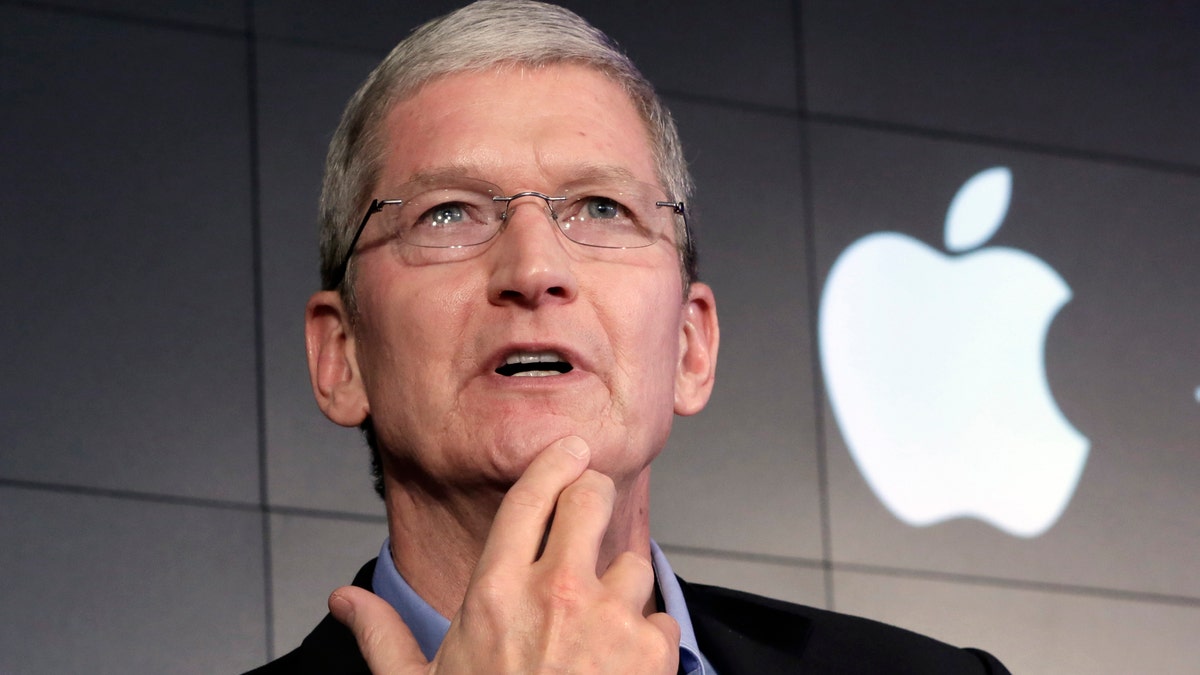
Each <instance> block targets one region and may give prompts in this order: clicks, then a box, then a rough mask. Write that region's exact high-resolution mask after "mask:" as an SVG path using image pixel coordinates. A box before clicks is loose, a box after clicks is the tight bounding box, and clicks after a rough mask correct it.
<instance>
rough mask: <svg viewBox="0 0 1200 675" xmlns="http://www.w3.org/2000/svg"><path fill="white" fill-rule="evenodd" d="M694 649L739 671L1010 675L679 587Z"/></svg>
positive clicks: (909, 635)
mask: <svg viewBox="0 0 1200 675" xmlns="http://www.w3.org/2000/svg"><path fill="white" fill-rule="evenodd" d="M680 585H681V587H683V589H684V598H685V600H686V601H687V606H688V612H689V614H690V615H691V618H692V626H693V629H694V630H695V632H696V639H697V642H699V646H700V651H702V652H704V655H705V656H706V657H707V658H708V659H709V660H710V661H712V663H713V665H714V666H715V667H716V668H717V671H718V672H720V673H722V675H736V674H737V673H810V672H811V673H895V674H903V673H913V674H916V673H947V674H957V673H964V674H967V673H973V674H977V675H1008V670H1007V669H1005V668H1004V666H1003V665H1002V664H1001V663H1000V662H999V661H997V660H996V659H995V657H993V656H991V655H990V654H988V653H986V652H983V651H981V650H976V649H960V648H958V647H954V646H952V645H948V644H946V643H944V642H940V641H938V640H935V639H933V638H930V637H927V636H924V635H920V634H918V633H914V632H912V631H909V630H905V629H903V628H898V627H896V626H891V625H888V624H885V623H882V622H879V621H874V620H871V619H865V618H862V617H856V616H851V615H848V614H841V613H838V612H832V611H829V610H824V609H817V608H815V607H808V606H805V605H798V604H794V603H790V602H784V601H782V600H775V599H772V598H766V597H763V596H760V595H754V594H752V593H745V592H742V591H736V590H732V589H728V588H720V587H717V586H706V585H702V584H687V583H685V582H682V581H681V584H680Z"/></svg>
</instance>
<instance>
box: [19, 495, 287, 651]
mask: <svg viewBox="0 0 1200 675" xmlns="http://www.w3.org/2000/svg"><path fill="white" fill-rule="evenodd" d="M0 512H3V513H4V514H5V517H4V518H0V541H2V542H3V543H4V545H3V546H0V569H3V570H4V576H5V578H6V579H7V581H6V582H5V584H4V590H3V591H2V592H0V593H2V595H0V597H3V602H0V617H3V618H2V619H0V621H2V622H3V625H4V626H5V629H4V630H3V631H0V672H5V673H97V674H100V673H165V672H170V673H214V672H241V671H242V670H245V669H247V668H249V667H251V666H253V665H254V664H255V663H256V662H259V661H261V660H262V659H263V658H265V656H266V649H265V642H264V637H265V632H266V631H265V628H264V623H263V619H264V617H265V616H266V611H265V609H264V606H263V601H264V592H263V563H262V540H261V535H262V525H261V523H262V520H261V516H259V514H258V513H257V512H254V511H242V510H232V509H226V508H212V507H197V506H189V505H180V504H170V503H164V502H144V501H129V500H124V499H111V498H107V497H97V496H95V495H90V494H63V493H57V494H56V493H51V492H43V491H38V490H26V489H16V488H10V487H4V486H0Z"/></svg>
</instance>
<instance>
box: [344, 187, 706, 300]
mask: <svg viewBox="0 0 1200 675" xmlns="http://www.w3.org/2000/svg"><path fill="white" fill-rule="evenodd" d="M522 197H538V198H540V199H542V200H544V201H545V202H546V205H547V206H548V207H549V208H550V215H551V219H552V220H553V221H554V225H555V227H557V228H558V229H559V231H560V232H563V230H562V225H561V224H560V223H559V222H558V214H556V213H555V212H554V202H561V201H566V200H567V197H565V196H563V197H552V196H550V195H547V194H544V193H542V192H538V191H536V190H524V191H522V192H517V193H515V194H513V195H510V196H508V197H497V196H493V197H492V201H493V202H504V203H505V206H504V213H503V214H502V216H501V219H502V220H506V219H507V216H508V206H509V204H511V203H512V201H513V200H514V199H520V198H522ZM404 202H405V200H404V199H372V200H371V204H370V205H369V206H368V207H367V212H366V213H365V214H364V215H363V218H362V222H360V223H359V224H358V228H357V229H356V230H355V231H354V237H353V238H351V239H350V247H349V248H347V249H346V254H345V255H344V256H343V257H342V262H341V263H339V264H338V266H337V269H336V271H335V273H334V275H333V278H334V279H335V280H336V281H334V282H333V284H332V285H331V288H338V287H339V286H341V285H342V282H343V281H345V280H346V272H348V271H349V269H350V259H351V258H352V257H354V249H355V248H356V247H357V246H358V240H359V238H360V237H362V233H363V231H364V230H366V229H367V223H368V222H369V221H370V220H371V216H373V215H375V214H376V213H379V212H380V211H382V210H383V207H385V206H388V205H390V204H396V205H399V204H403V203H404ZM654 205H655V206H656V207H669V208H670V209H671V210H672V211H674V212H675V213H676V215H679V216H682V217H683V242H682V243H677V244H676V248H677V249H679V250H681V251H687V250H688V247H689V244H690V242H691V240H692V228H691V225H689V224H688V217H687V207H686V206H685V205H684V203H683V202H682V201H670V200H659V201H655V202H654ZM503 229H504V227H503V226H501V227H499V228H497V229H496V232H495V234H493V235H492V236H490V237H488V238H487V239H484V240H483V241H481V242H478V243H475V244H463V245H461V248H469V247H471V246H482V245H483V244H486V243H488V242H489V241H491V240H493V239H495V238H496V235H498V234H500V232H501V230H503ZM563 236H565V237H567V239H568V240H570V241H572V242H574V243H576V244H578V245H580V246H587V247H590V248H614V249H615V250H626V249H630V248H644V247H643V246H620V247H607V246H600V245H597V244H585V243H583V242H579V241H575V240H574V239H571V237H570V236H569V235H567V234H566V233H565V232H563ZM652 244H653V242H648V243H647V244H645V246H650V245H652ZM413 245H414V246H420V244H413ZM422 248H425V247H422Z"/></svg>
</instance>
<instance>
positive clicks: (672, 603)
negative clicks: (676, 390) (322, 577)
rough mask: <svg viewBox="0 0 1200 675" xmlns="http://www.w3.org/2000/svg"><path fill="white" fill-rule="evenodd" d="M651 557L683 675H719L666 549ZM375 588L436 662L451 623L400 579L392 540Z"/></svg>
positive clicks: (652, 552)
mask: <svg viewBox="0 0 1200 675" xmlns="http://www.w3.org/2000/svg"><path fill="white" fill-rule="evenodd" d="M650 555H651V562H653V564H654V575H655V577H656V579H657V581H658V592H659V594H661V595H662V599H663V605H664V608H665V609H666V612H667V614H669V615H670V616H671V618H672V619H675V622H676V623H678V624H679V670H680V672H682V673H687V674H688V675H715V671H714V670H713V667H712V666H711V665H709V664H708V660H707V659H705V658H704V655H703V654H701V653H700V648H699V646H698V645H697V644H696V633H695V631H694V630H693V629H692V619H691V616H690V615H688V610H687V603H686V602H684V599H683V590H682V589H681V588H680V587H679V580H678V579H676V578H675V572H673V571H672V570H671V565H670V564H669V563H668V562H667V557H666V556H665V555H664V554H663V552H662V549H661V548H659V547H658V544H657V543H655V542H654V541H653V540H651V541H650ZM371 585H372V588H373V589H374V591H375V594H376V595H378V596H379V597H381V598H383V599H384V600H386V601H387V602H388V604H390V605H391V606H392V607H393V608H395V610H396V612H397V613H398V614H399V615H400V618H402V619H404V623H406V624H408V628H409V630H411V631H412V634H413V637H415V638H416V639H417V644H418V645H419V646H420V647H421V652H422V653H423V654H424V655H425V658H426V659H429V660H433V656H434V654H437V650H438V647H440V646H441V644H442V640H443V639H445V637H446V631H448V630H450V620H449V619H447V618H446V617H444V616H442V615H441V614H438V613H437V611H436V610H434V609H433V607H430V606H429V603H427V602H425V601H424V600H422V599H421V596H419V595H417V592H416V591H414V590H413V589H412V587H411V586H409V585H408V582H406V581H405V580H404V577H402V576H400V572H399V571H398V570H397V569H396V564H395V563H394V562H393V561H392V551H391V540H390V539H384V540H383V548H381V549H380V551H379V561H378V562H377V563H375V575H374V577H373V578H372V579H371Z"/></svg>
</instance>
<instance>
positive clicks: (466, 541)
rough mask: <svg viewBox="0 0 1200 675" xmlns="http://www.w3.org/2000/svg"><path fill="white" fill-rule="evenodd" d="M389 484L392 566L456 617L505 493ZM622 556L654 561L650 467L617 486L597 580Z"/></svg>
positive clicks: (389, 480) (431, 601) (436, 605)
mask: <svg viewBox="0 0 1200 675" xmlns="http://www.w3.org/2000/svg"><path fill="white" fill-rule="evenodd" d="M385 480H386V481H387V492H386V494H387V498H386V505H387V517H388V533H389V535H390V537H391V549H392V561H393V562H394V563H395V565H396V569H397V570H398V571H399V572H400V574H401V576H403V577H404V580H405V581H406V582H407V583H408V585H409V586H411V587H412V589H413V590H414V591H416V593H417V594H418V595H420V596H421V598H422V599H423V600H425V602H427V603H429V605H430V606H431V607H433V608H434V609H435V610H437V612H438V613H439V614H441V615H442V616H444V617H446V618H453V617H454V615H456V614H457V613H458V610H459V608H460V607H461V606H462V601H463V598H464V597H465V596H466V593H467V585H468V583H469V582H470V580H471V576H472V575H473V574H474V571H475V565H476V564H477V563H478V562H479V558H480V556H481V554H482V553H483V546H484V543H485V542H486V541H487V537H488V535H489V533H490V532H491V526H492V521H493V519H494V518H495V516H496V510H497V509H498V508H499V506H500V501H501V500H502V499H503V497H504V493H503V491H502V490H487V489H482V490H481V489H471V490H467V491H463V492H449V491H439V492H438V493H437V494H436V495H435V494H431V492H430V491H429V490H426V489H422V488H421V487H420V486H418V485H415V484H413V483H407V482H401V481H397V480H394V479H393V478H392V477H391V476H390V475H388V476H386V477H385ZM625 551H633V552H634V553H638V554H640V555H642V556H644V557H646V558H649V557H650V467H649V466H647V467H646V468H644V469H643V470H642V471H641V473H639V474H637V475H636V476H634V478H633V479H632V480H630V481H629V482H628V483H626V484H622V483H618V484H617V500H616V503H615V504H614V506H613V515H612V519H611V520H610V521H609V526H608V530H607V532H605V535H604V540H603V542H601V545H600V556H599V558H598V559H597V561H596V574H597V575H598V576H599V575H601V574H603V573H604V571H605V570H607V569H608V566H609V565H610V564H612V561H613V560H614V559H615V558H616V557H617V556H618V555H620V554H621V553H624V552H625Z"/></svg>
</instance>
